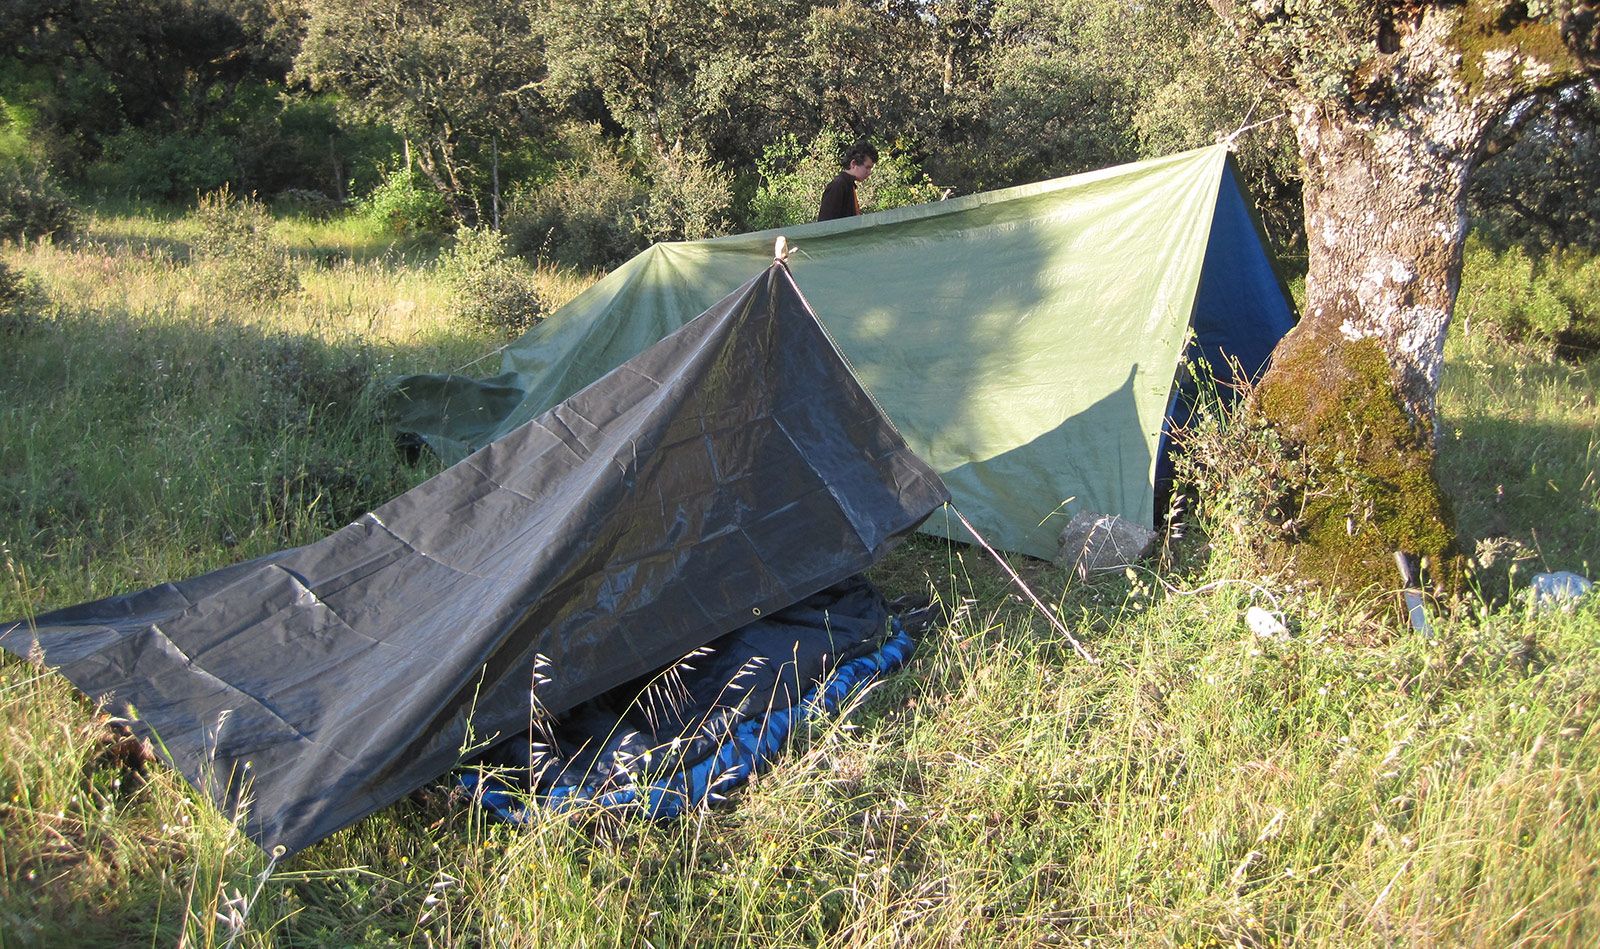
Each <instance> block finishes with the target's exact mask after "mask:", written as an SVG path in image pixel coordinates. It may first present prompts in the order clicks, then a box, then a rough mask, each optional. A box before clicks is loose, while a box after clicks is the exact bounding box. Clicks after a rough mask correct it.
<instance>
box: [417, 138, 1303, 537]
mask: <svg viewBox="0 0 1600 949" xmlns="http://www.w3.org/2000/svg"><path fill="white" fill-rule="evenodd" d="M778 233H779V232H778V231H765V232H759V233H755V234H744V235H737V236H732V237H723V238H717V239H714V240H705V241H694V242H682V243H664V244H657V245H656V246H654V247H651V248H650V249H649V250H647V251H645V252H644V253H642V254H640V255H638V256H637V257H635V258H633V259H632V260H630V261H628V262H627V263H625V264H623V265H622V266H620V267H618V268H617V269H616V270H615V271H613V272H612V273H610V274H608V275H607V276H606V277H605V278H604V279H602V280H601V281H600V282H599V283H597V284H595V285H594V286H593V287H590V288H589V289H588V290H587V291H585V292H584V293H582V294H580V295H579V296H578V297H577V298H575V299H574V300H572V301H571V302H570V303H568V304H567V305H566V306H564V307H562V308H561V309H560V310H558V311H557V312H555V313H554V314H552V315H551V316H550V318H549V319H548V320H546V321H545V322H544V323H542V324H540V325H539V326H536V327H534V328H533V329H532V330H530V331H529V332H528V333H527V334H525V335H524V336H523V337H522V338H521V339H519V340H517V341H516V342H514V343H512V344H511V345H510V346H509V347H507V349H506V350H505V352H504V354H503V355H502V357H501V364H500V374H499V375H497V376H495V377H494V378H492V379H487V380H476V379H470V378H466V377H462V376H442V375H433V376H413V377H409V378H407V379H405V380H403V381H402V382H401V384H400V386H399V388H398V390H397V392H398V396H397V398H396V399H394V400H392V403H391V404H392V407H393V410H394V418H395V424H396V427H397V428H399V429H400V430H402V431H408V432H413V433H416V434H418V435H421V436H422V437H423V438H424V440H426V441H427V442H428V444H429V445H431V446H432V447H433V448H434V449H435V450H436V451H438V452H439V454H440V455H441V456H443V457H444V458H445V459H446V460H449V459H453V458H458V457H461V455H463V454H464V453H465V452H467V451H469V450H471V449H473V448H476V447H478V446H480V445H483V444H486V443H487V442H489V441H492V440H493V439H495V438H497V437H500V436H501V435H502V434H504V433H505V432H507V431H510V430H511V429H512V428H515V427H516V426H517V425H519V424H521V423H522V422H523V421H525V420H526V419H528V418H531V417H533V416H534V415H535V414H537V413H539V412H541V411H544V409H545V408H547V407H548V406H550V405H554V404H555V403H556V402H558V401H560V400H561V399H562V398H564V397H566V395H567V394H569V393H571V392H574V391H576V390H577V389H579V388H581V387H582V386H584V385H587V384H588V383H589V382H590V381H591V380H593V379H595V378H598V377H599V376H600V375H601V374H602V373H604V372H605V371H607V370H608V369H610V368H611V367H612V366H615V365H617V364H619V363H621V362H622V361H623V360H625V359H627V358H629V357H630V356H632V355H633V354H634V353H637V352H639V351H641V350H643V349H644V348H645V347H646V346H648V345H650V344H651V343H653V342H654V341H656V340H657V339H660V338H661V337H662V336H665V335H666V334H667V333H669V332H671V331H672V330H673V329H675V328H677V327H678V326H679V325H681V323H682V321H683V320H684V319H685V318H686V316H687V314H691V313H696V312H699V311H700V310H701V309H703V308H705V307H706V306H707V305H709V304H710V303H711V301H713V300H716V299H717V298H719V297H721V296H722V295H723V294H725V293H727V292H728V291H729V290H730V289H732V288H733V287H734V286H736V285H738V284H739V283H741V282H742V281H743V280H744V279H745V277H746V275H747V274H748V273H749V272H750V270H751V268H752V267H753V266H756V265H758V262H759V261H762V260H764V259H765V258H766V257H768V256H769V255H770V254H771V248H772V245H773V240H774V238H775V237H776V236H777V234H778ZM782 234H783V235H784V236H785V237H787V238H788V240H789V242H790V244H791V245H792V246H793V247H794V248H795V250H794V252H793V254H792V256H791V261H792V264H791V266H792V267H793V268H794V273H795V278H796V280H797V281H798V282H799V284H800V286H801V288H802V289H803V290H804V291H805V294H806V297H807V299H809V300H810V301H811V303H812V305H813V306H814V307H815V309H816V310H817V312H818V313H819V314H821V315H822V319H823V320H824V322H825V324H826V325H827V327H828V331H829V333H830V334H831V335H832V336H833V337H834V339H836V340H837V341H838V343H839V347H840V349H841V350H843V352H844V354H845V356H846V357H847V358H848V359H849V360H850V362H851V364H852V366H854V368H855V370H856V372H857V373H858V375H859V377H860V378H861V381H862V383H863V384H864V385H866V386H867V388H868V389H869V390H870V391H871V392H872V393H873V394H874V395H875V396H876V397H877V399H878V401H879V403H880V404H881V405H882V406H883V410H884V412H885V413H886V414H887V415H888V416H889V418H890V419H891V420H893V422H894V424H895V426H896V427H897V428H898V429H899V431H900V432H901V433H902V434H903V435H904V436H905V439H906V442H907V444H909V445H910V446H911V448H912V450H913V451H915V452H916V453H917V454H918V456H919V457H921V458H923V459H924V460H925V461H927V462H928V464H929V465H930V466H932V467H933V469H934V470H936V471H937V472H939V473H940V475H941V476H942V477H943V478H944V479H945V482H946V483H947V484H948V485H949V487H950V490H951V492H952V494H953V495H954V496H955V501H956V506H957V507H959V508H960V509H961V510H962V512H963V513H965V514H966V515H967V516H968V517H969V518H970V519H971V520H972V522H973V524H974V525H975V526H976V527H977V529H978V530H980V531H982V532H983V533H984V536H985V538H986V539H988V540H989V541H991V542H993V543H994V544H995V545H997V546H999V547H1001V548H1003V549H1007V550H1014V551H1019V552H1022V553H1027V554H1031V555H1034V556H1037V557H1051V556H1054V555H1055V553H1056V538H1057V537H1058V535H1059V534H1060V531H1061V528H1062V527H1064V526H1065V525H1066V523H1067V522H1068V521H1069V520H1070V519H1071V517H1072V515H1073V514H1076V513H1078V512H1079V511H1080V510H1093V511H1097V512H1100V513H1104V514H1117V515H1120V516H1122V517H1124V518H1127V519H1129V520H1131V521H1134V522H1136V523H1141V524H1144V525H1147V526H1149V525H1151V524H1153V522H1154V518H1155V515H1156V512H1155V510H1154V507H1155V504H1154V498H1155V477H1156V469H1157V466H1158V463H1159V461H1160V459H1161V458H1162V456H1163V455H1164V451H1163V450H1162V442H1161V433H1162V432H1163V429H1164V427H1165V422H1166V419H1167V416H1168V411H1169V409H1171V408H1172V407H1173V406H1174V401H1173V395H1174V378H1175V376H1176V375H1177V370H1178V364H1179V360H1180V358H1181V357H1182V356H1183V355H1184V353H1185V352H1186V349H1187V347H1188V344H1189V338H1190V331H1191V329H1192V330H1193V331H1194V333H1195V334H1196V335H1197V336H1198V337H1199V340H1200V344H1201V348H1200V351H1201V352H1203V353H1204V354H1205V355H1208V356H1212V357H1216V356H1220V355H1221V354H1228V355H1233V356H1237V357H1241V358H1242V360H1243V362H1244V363H1245V365H1246V368H1247V370H1249V371H1252V372H1254V371H1256V370H1258V369H1259V367H1260V363H1261V360H1262V359H1263V358H1264V356H1265V354H1266V353H1267V352H1270V350H1271V349H1272V347H1273V345H1274V344H1276V342H1277V341H1278V339H1279V338H1280V337H1281V336H1282V335H1283V333H1284V332H1285V331H1287V329H1288V328H1289V326H1290V324H1291V316H1290V310H1289V306H1288V303H1287V301H1286V299H1285V297H1284V294H1283V291H1282V288H1281V285H1280V283H1279V282H1278V280H1277V279H1276V277H1275V276H1274V275H1273V272H1272V268H1271V266H1270V263H1269V261H1268V258H1267V255H1266V252H1265V250H1264V248H1263V246H1262V242H1261V237H1260V234H1259V229H1258V228H1257V227H1256V226H1255V224H1254V222H1253V220H1252V218H1251V215H1250V213H1249V210H1248V205H1247V204H1246V202H1245V201H1244V199H1243V197H1242V196H1241V194H1240V190H1239V183H1238V179H1237V175H1236V174H1235V173H1234V172H1233V170H1232V163H1231V161H1230V159H1229V157H1228V154H1227V150H1226V148H1224V147H1222V146H1216V147H1212V148H1206V149H1200V150H1197V151H1192V152H1186V153H1183V154H1179V155H1173V156H1169V157H1165V158H1159V159H1152V160H1149V161H1143V162H1138V163H1135V164H1130V165H1123V166H1119V167H1116V168H1108V169H1105V170H1103V171H1097V172H1092V173H1089V174H1083V175H1075V176H1072V177H1068V178H1060V179H1056V180H1054V181H1046V182H1040V183H1037V184H1030V185H1024V186H1021V187H1016V188H1009V189H1006V190H1003V191H995V192H990V193H985V194H976V195H968V196H965V197H961V198H955V199H951V200H949V201H941V202H934V203H931V204H924V205H918V206H915V207H908V208H898V209H895V210H891V211H883V212H879V213H875V214H867V215H863V216H861V217H855V218H846V219H840V220H835V221H824V222H819V223H812V224H803V225H798V226H795V227H790V228H784V229H782ZM927 529H928V530H931V531H933V532H935V533H946V532H947V531H948V530H951V529H949V528H946V526H945V524H944V521H943V520H942V519H935V520H934V521H933V522H930V523H929V524H928V525H927ZM953 531H954V533H953V534H951V536H954V537H956V538H957V539H961V540H966V539H969V538H967V537H966V535H965V531H964V529H962V528H960V527H959V526H956V527H955V528H953Z"/></svg>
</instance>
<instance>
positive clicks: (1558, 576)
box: [1528, 570, 1594, 610]
mask: <svg viewBox="0 0 1600 949" xmlns="http://www.w3.org/2000/svg"><path fill="white" fill-rule="evenodd" d="M1528 589H1529V590H1530V591H1531V594H1532V596H1533V605H1534V606H1535V607H1536V608H1538V609H1539V610H1548V609H1554V608H1568V607H1571V606H1572V604H1574V603H1576V602H1577V601H1578V600H1579V599H1581V598H1582V597H1583V596H1585V595H1586V594H1588V592H1589V591H1590V590H1592V589H1594V583H1593V582H1592V581H1591V580H1589V578H1588V577H1584V576H1581V575H1579V574H1576V573H1573V572H1572V571H1570V570H1560V571H1557V572H1555V573H1536V574H1534V575H1533V583H1532V585H1530V586H1529V588H1528Z"/></svg>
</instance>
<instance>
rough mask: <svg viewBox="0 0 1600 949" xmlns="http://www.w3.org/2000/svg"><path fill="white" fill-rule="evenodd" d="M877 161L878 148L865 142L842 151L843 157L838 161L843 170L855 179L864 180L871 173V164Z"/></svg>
mask: <svg viewBox="0 0 1600 949" xmlns="http://www.w3.org/2000/svg"><path fill="white" fill-rule="evenodd" d="M877 163H878V150H877V149H876V148H873V147H872V146H871V145H870V144H868V143H866V142H860V143H858V144H856V145H855V146H853V147H852V148H851V149H850V150H849V151H847V152H845V153H844V159H843V160H842V161H840V162H839V164H840V165H841V166H843V168H844V170H845V171H846V172H848V173H849V174H850V176H851V177H852V178H854V179H855V180H857V181H866V180H867V178H868V176H870V175H871V174H872V166H873V165H876V164H877Z"/></svg>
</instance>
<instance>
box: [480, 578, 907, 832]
mask: <svg viewBox="0 0 1600 949" xmlns="http://www.w3.org/2000/svg"><path fill="white" fill-rule="evenodd" d="M913 648H914V643H913V641H912V638H911V635H910V634H909V633H908V632H907V631H906V629H905V628H904V627H903V626H902V625H901V624H900V622H899V620H898V618H891V617H890V615H889V609H888V605H887V604H886V603H885V602H884V600H883V597H882V596H880V595H879V593H878V591H877V590H876V589H875V588H874V587H873V586H872V585H871V584H870V583H868V582H867V581H866V580H865V579H864V578H862V577H852V578H850V579H848V580H844V581H842V582H840V583H836V584H834V585H833V586H830V587H828V588H827V589H824V590H819V591H817V592H816V593H814V594H812V595H811V596H808V597H806V598H805V599H803V600H801V601H800V602H798V603H795V604H794V605H792V606H789V607H786V608H784V609H782V610H780V611H778V612H777V613H774V614H772V615H771V616H765V617H762V618H761V619H758V620H755V621H754V622H751V623H749V624H747V625H746V626H743V627H741V628H739V629H737V630H735V631H733V632H731V633H729V634H727V635H726V636H722V637H720V638H718V639H716V640H713V641H712V642H710V643H707V644H706V645H705V646H702V647H701V648H699V649H697V650H695V651H694V652H692V653H690V654H689V655H687V656H685V657H684V658H683V659H682V660H681V661H679V662H677V663H674V664H673V665H671V666H668V667H666V668H664V669H662V670H659V671H657V672H654V673H652V674H650V675H647V676H641V677H640V678H638V679H636V680H634V681H632V682H628V683H625V684H623V685H621V686H618V687H617V688H615V689H612V690H611V691H609V692H607V693H606V694H604V695H601V696H597V697H596V698H594V699H593V700H591V701H589V702H585V703H584V704H583V705H581V706H579V707H577V708H575V709H573V710H572V711H571V712H569V713H567V714H566V715H563V716H561V717H559V718H554V719H551V720H548V721H540V722H537V723H535V724H534V725H533V726H532V727H530V728H529V730H528V732H526V733H525V734H523V735H519V736H517V737H516V738H513V739H510V740H508V741H504V742H501V743H500V744H498V745H496V746H495V747H493V748H491V749H490V750H489V751H488V752H487V753H485V754H484V755H483V756H481V757H480V758H478V759H477V760H476V761H475V762H474V765H475V767H474V768H473V769H472V770H470V771H469V772H468V773H467V774H466V775H465V776H464V778H463V782H464V783H465V784H466V786H467V787H468V788H470V789H472V790H474V791H478V792H481V793H480V800H482V801H483V803H484V804H485V805H486V806H488V807H489V808H491V809H492V810H493V811H494V812H495V813H496V814H498V815H499V816H501V817H503V818H505V819H507V820H512V821H522V820H525V819H526V817H527V814H528V809H529V808H530V807H542V808H553V809H556V810H560V811H571V810H574V809H576V810H582V809H584V808H602V809H605V810H609V811H613V812H624V813H637V814H643V815H645V816H650V817H671V816H675V815H677V814H679V813H681V812H682V811H684V810H685V809H687V808H690V807H694V806H698V805H701V804H706V803H712V802H715V801H718V800H720V799H721V798H722V797H723V796H725V795H726V794H727V793H729V792H730V791H732V790H733V789H734V788H736V787H738V786H740V785H741V784H743V783H744V782H745V781H746V780H747V779H748V778H749V777H750V776H751V775H752V774H754V773H755V772H757V771H760V770H761V769H762V768H763V767H765V766H766V765H768V764H769V763H771V762H772V760H773V759H775V758H776V757H777V755H778V753H779V752H780V751H781V750H782V749H783V747H784V746H785V745H786V744H787V743H788V742H789V741H790V739H791V738H792V737H793V736H794V733H795V731H796V729H797V728H799V727H801V726H804V725H806V724H808V723H810V722H812V721H814V720H815V719H818V718H825V717H827V716H830V715H832V714H834V713H836V712H838V711H840V710H841V709H842V708H843V707H844V706H845V705H846V704H847V703H848V702H850V701H851V700H853V699H854V698H856V697H857V696H858V695H859V694H860V691H861V690H862V689H863V688H864V687H866V686H868V685H870V684H872V683H873V682H876V681H877V680H878V679H880V678H881V677H882V675H883V674H885V673H887V672H890V671H892V670H894V669H895V668H897V667H899V666H900V665H901V664H902V663H903V662H904V661H905V660H906V659H907V658H909V657H910V654H911V651H912V649H913Z"/></svg>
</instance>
